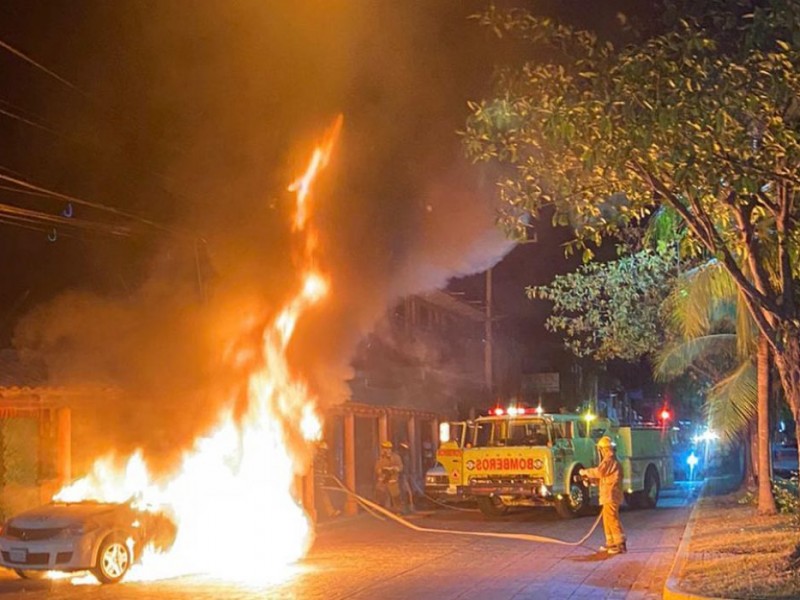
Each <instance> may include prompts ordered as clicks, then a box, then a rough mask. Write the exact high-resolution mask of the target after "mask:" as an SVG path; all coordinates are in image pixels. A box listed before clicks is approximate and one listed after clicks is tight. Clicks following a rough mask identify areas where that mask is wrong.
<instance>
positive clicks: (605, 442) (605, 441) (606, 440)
mask: <svg viewBox="0 0 800 600" xmlns="http://www.w3.org/2000/svg"><path fill="white" fill-rule="evenodd" d="M597 447H598V448H613V447H614V442H612V441H611V438H610V437H608V436H607V435H604V436H603V437H601V438H600V439H599V440H597Z"/></svg>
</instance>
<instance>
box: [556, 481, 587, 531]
mask: <svg viewBox="0 0 800 600" xmlns="http://www.w3.org/2000/svg"><path fill="white" fill-rule="evenodd" d="M569 480H570V489H569V496H564V497H563V498H561V499H560V500H557V501H556V512H557V513H558V516H559V517H561V518H562V519H572V518H574V517H578V516H580V515H582V514H585V513H586V511H587V510H588V509H589V488H587V487H586V485H585V484H584V483H583V481H582V480H581V478H580V475H578V469H576V470H575V471H574V472H573V473H572V476H571V477H570V478H569Z"/></svg>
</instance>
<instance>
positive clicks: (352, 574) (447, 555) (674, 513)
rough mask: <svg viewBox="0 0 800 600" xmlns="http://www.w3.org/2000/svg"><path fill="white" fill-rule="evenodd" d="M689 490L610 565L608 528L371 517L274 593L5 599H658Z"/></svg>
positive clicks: (25, 592)
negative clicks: (605, 549)
mask: <svg viewBox="0 0 800 600" xmlns="http://www.w3.org/2000/svg"><path fill="white" fill-rule="evenodd" d="M692 501H693V500H692V499H691V498H689V494H688V493H687V492H686V490H685V489H683V490H673V491H667V492H664V493H663V496H662V500H661V501H660V502H659V508H657V509H656V510H651V511H625V512H623V515H622V519H623V524H624V526H625V527H626V529H627V533H628V540H629V541H628V545H629V552H628V554H626V555H621V556H615V557H610V558H608V557H605V556H604V555H599V554H597V553H596V552H594V550H595V549H596V548H597V546H599V545H600V544H601V543H602V541H603V540H602V531H601V530H602V527H600V528H598V530H597V531H596V532H595V534H594V535H593V536H592V538H591V539H590V540H589V541H588V542H587V544H586V546H582V547H567V546H559V545H554V544H539V543H531V542H522V541H514V540H501V539H491V538H478V537H462V536H452V535H440V534H430V533H419V532H414V531H411V530H408V529H405V528H401V527H400V526H399V525H397V524H395V523H390V522H380V521H377V520H374V519H372V518H370V517H367V516H361V517H357V518H355V519H352V520H349V521H345V522H339V523H334V524H331V525H329V526H326V527H322V528H321V530H320V532H319V534H318V536H317V541H316V543H315V544H314V547H313V549H312V551H311V553H310V554H309V556H308V557H307V559H306V560H305V561H304V562H303V564H302V565H300V566H299V567H298V568H297V569H296V572H295V573H294V574H292V575H291V577H290V578H289V579H288V580H286V581H284V582H282V583H280V584H275V585H273V586H271V587H267V588H264V587H260V588H247V587H243V586H237V585H231V584H228V583H221V582H217V581H209V580H207V579H204V578H200V577H185V578H179V579H174V580H170V581H162V582H157V583H148V584H139V583H128V584H121V585H117V586H104V587H101V586H74V585H72V584H70V583H69V582H68V581H56V582H26V581H21V580H18V579H16V578H14V576H13V575H12V574H10V573H7V572H6V573H3V575H2V577H0V598H13V597H24V598H26V599H29V600H36V599H38V598H55V599H64V600H67V599H82V598H122V599H125V598H155V599H158V598H164V599H169V600H177V599H184V598H185V599H189V598H192V599H206V598H208V599H211V598H235V599H242V600H245V599H250V598H299V599H306V598H325V599H335V598H347V599H360V600H366V599H368V598H369V599H380V600H394V599H405V598H436V599H437V600H439V599H441V600H446V599H455V598H458V599H460V600H470V599H478V598H482V599H485V598H491V599H511V598H514V599H515V600H518V599H524V598H530V599H544V598H556V599H558V598H564V599H568V598H575V599H578V598H580V599H589V598H629V599H643V598H660V597H661V590H662V587H663V584H664V580H665V578H666V576H667V573H668V571H669V568H670V566H671V563H672V559H673V556H674V553H675V550H676V549H677V546H678V543H679V541H680V537H681V534H682V532H683V528H684V525H685V523H686V520H687V519H688V516H689V512H690V508H691V502H692ZM593 520H594V519H593V518H590V517H587V518H581V519H576V520H571V521H561V520H558V519H556V517H555V514H554V513H551V512H550V511H544V510H543V511H532V512H530V511H529V512H525V513H520V514H516V515H513V516H511V517H507V518H505V519H502V520H499V521H488V520H486V519H485V518H484V517H482V516H481V515H480V514H479V513H471V512H470V513H467V512H445V513H443V512H439V511H437V512H436V513H435V514H434V515H431V516H424V517H418V518H416V519H415V522H417V523H418V524H420V525H422V526H426V527H437V528H438V527H442V528H449V529H461V530H476V531H498V532H501V531H502V532H515V533H534V534H537V535H544V536H550V537H557V538H560V539H564V540H570V541H573V540H577V539H580V538H581V537H582V536H583V535H584V534H585V533H586V531H587V530H588V528H589V527H591V525H592V523H593Z"/></svg>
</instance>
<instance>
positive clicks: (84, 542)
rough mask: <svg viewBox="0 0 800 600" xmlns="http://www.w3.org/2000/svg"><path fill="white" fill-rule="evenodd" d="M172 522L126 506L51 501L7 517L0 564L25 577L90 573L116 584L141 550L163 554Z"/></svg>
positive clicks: (172, 537)
mask: <svg viewBox="0 0 800 600" xmlns="http://www.w3.org/2000/svg"><path fill="white" fill-rule="evenodd" d="M176 533H177V528H176V526H175V523H174V522H173V521H172V519H170V518H169V517H168V516H167V515H166V514H164V513H163V512H151V511H149V510H142V509H138V508H135V507H134V506H133V505H132V504H130V503H109V502H94V501H87V502H51V503H50V504H46V505H45V506H41V507H39V508H36V509H33V510H29V511H27V512H23V513H21V514H19V515H16V516H15V517H13V518H11V519H9V520H8V521H7V522H6V523H5V525H4V526H3V528H2V531H0V566H3V567H6V568H9V569H13V570H14V571H15V572H16V573H17V575H19V576H20V577H24V578H30V577H36V576H40V575H43V574H44V573H45V572H46V571H66V572H70V571H86V570H88V571H91V573H92V574H93V575H94V576H95V577H96V578H97V580H98V581H100V582H101V583H116V582H118V581H120V580H121V579H122V578H123V577H124V576H125V574H126V573H127V572H128V569H129V568H130V566H131V565H132V564H133V563H134V562H135V561H136V560H137V559H139V558H141V554H142V552H143V550H144V549H145V548H147V547H149V546H152V547H153V548H154V549H156V550H160V551H166V550H168V549H169V548H170V547H171V546H172V543H173V542H174V541H175V535H176Z"/></svg>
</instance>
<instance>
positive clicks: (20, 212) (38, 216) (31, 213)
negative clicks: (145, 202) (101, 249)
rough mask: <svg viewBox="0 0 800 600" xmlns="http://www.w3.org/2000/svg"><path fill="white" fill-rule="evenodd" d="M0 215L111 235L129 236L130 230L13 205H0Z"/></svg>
mask: <svg viewBox="0 0 800 600" xmlns="http://www.w3.org/2000/svg"><path fill="white" fill-rule="evenodd" d="M0 214H5V215H7V216H11V217H18V218H20V219H23V220H38V221H42V222H46V223H50V224H55V225H69V226H71V227H76V228H83V229H90V230H93V231H101V232H104V233H109V234H111V235H122V236H130V234H131V230H130V229H129V228H127V227H124V226H120V225H112V224H108V223H101V222H98V221H90V220H87V219H75V218H72V217H63V216H61V215H52V214H50V213H44V212H40V211H36V210H29V209H27V208H20V207H19V206H14V205H13V204H4V203H0Z"/></svg>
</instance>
